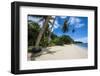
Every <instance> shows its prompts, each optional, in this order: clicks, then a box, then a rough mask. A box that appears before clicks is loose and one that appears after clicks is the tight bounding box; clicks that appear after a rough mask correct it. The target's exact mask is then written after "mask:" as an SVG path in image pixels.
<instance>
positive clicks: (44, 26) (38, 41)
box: [35, 16, 50, 48]
mask: <svg viewBox="0 0 100 76" xmlns="http://www.w3.org/2000/svg"><path fill="white" fill-rule="evenodd" d="M49 19H50V16H47V18H46V20H45V22H44V25H43V27H42V28H41V30H40V32H39V35H38V37H37V40H36V44H35V47H36V48H37V47H39V43H40V40H41V38H42V35H43V33H44V31H45V29H46V26H47V24H48V22H49Z"/></svg>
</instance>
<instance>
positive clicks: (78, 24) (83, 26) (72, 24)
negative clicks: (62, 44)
mask: <svg viewBox="0 0 100 76" xmlns="http://www.w3.org/2000/svg"><path fill="white" fill-rule="evenodd" d="M53 17H55V18H56V20H55V23H54V27H53V28H52V31H51V32H53V33H54V34H56V35H57V36H62V35H69V36H70V37H71V38H72V39H74V40H75V41H81V42H84V43H87V42H88V41H87V40H88V17H79V16H53ZM65 19H66V20H68V24H69V31H68V32H65V33H63V32H62V27H63V23H64V20H65ZM28 20H32V21H34V22H38V21H39V18H33V17H32V16H28ZM43 22H44V21H42V22H38V24H39V25H40V26H41V27H42V25H43ZM51 22H52V21H51ZM49 25H50V24H49ZM50 26H51V25H50ZM73 29H75V32H74V33H73V32H72V30H73Z"/></svg>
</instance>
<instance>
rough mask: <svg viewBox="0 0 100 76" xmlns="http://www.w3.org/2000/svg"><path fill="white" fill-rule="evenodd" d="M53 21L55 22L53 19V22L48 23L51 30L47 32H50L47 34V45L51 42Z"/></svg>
mask: <svg viewBox="0 0 100 76" xmlns="http://www.w3.org/2000/svg"><path fill="white" fill-rule="evenodd" d="M55 20H56V17H55V18H53V22H50V24H51V28H50V30H49V31H50V32H49V36H48V43H50V41H51V34H52V28H53V27H54V23H55Z"/></svg>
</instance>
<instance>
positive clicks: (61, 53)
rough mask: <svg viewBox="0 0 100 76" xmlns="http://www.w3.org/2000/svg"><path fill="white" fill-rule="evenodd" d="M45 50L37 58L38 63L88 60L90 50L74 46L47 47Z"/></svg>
mask: <svg viewBox="0 0 100 76" xmlns="http://www.w3.org/2000/svg"><path fill="white" fill-rule="evenodd" d="M44 50H45V51H44V52H43V54H42V55H41V56H39V57H36V58H35V60H36V61H38V60H39V61H40V60H62V59H82V58H88V49H85V48H81V47H79V46H76V45H74V44H71V45H64V46H52V47H47V48H46V49H44ZM47 51H48V53H47ZM49 52H51V53H49ZM29 55H30V54H28V57H29Z"/></svg>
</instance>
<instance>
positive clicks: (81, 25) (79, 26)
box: [75, 23, 84, 28]
mask: <svg viewBox="0 0 100 76" xmlns="http://www.w3.org/2000/svg"><path fill="white" fill-rule="evenodd" d="M83 26H84V24H83V23H81V24H77V25H76V26H75V28H81V27H83Z"/></svg>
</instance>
